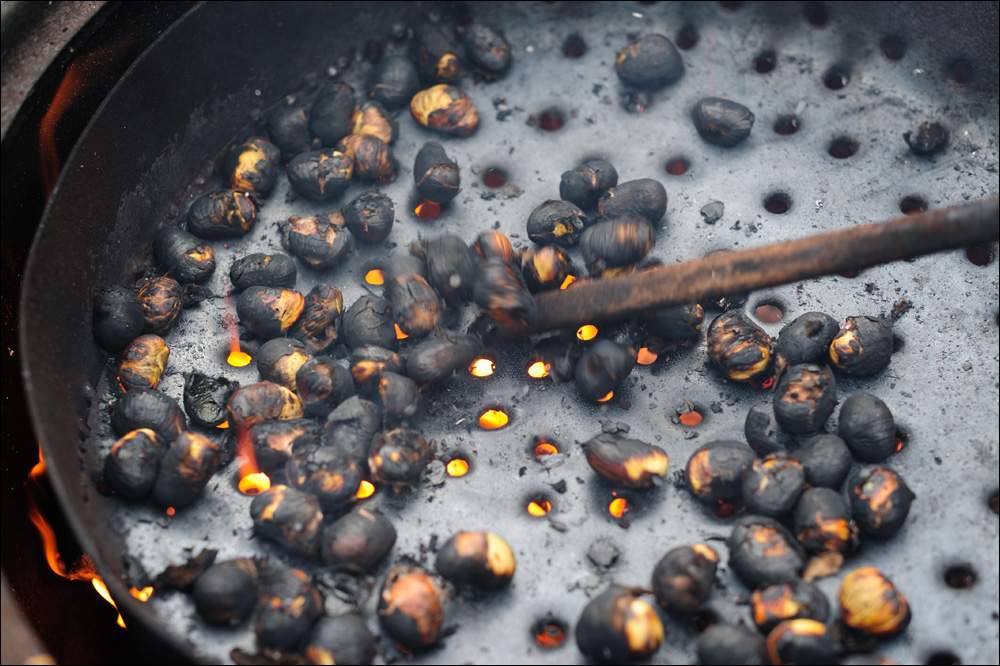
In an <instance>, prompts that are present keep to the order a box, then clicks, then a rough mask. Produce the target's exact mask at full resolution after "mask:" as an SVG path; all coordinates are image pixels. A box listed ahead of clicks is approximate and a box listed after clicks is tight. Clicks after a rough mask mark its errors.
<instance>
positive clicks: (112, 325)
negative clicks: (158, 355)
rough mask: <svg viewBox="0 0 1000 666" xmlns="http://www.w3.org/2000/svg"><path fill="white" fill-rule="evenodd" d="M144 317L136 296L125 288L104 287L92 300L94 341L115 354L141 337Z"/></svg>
mask: <svg viewBox="0 0 1000 666" xmlns="http://www.w3.org/2000/svg"><path fill="white" fill-rule="evenodd" d="M145 324H146V316H145V314H144V312H143V308H142V304H140V303H139V299H138V298H136V295H135V294H133V293H132V292H131V291H129V290H128V289H126V288H125V287H121V286H118V285H114V286H111V287H104V288H102V289H101V290H100V292H99V293H98V294H97V297H96V298H95V299H94V339H95V340H97V344H99V345H100V346H101V348H102V349H104V350H105V351H109V352H116V351H118V350H119V349H122V348H123V347H124V346H125V345H127V344H128V343H130V342H132V341H133V340H135V339H136V337H138V336H139V334H140V333H142V329H143V327H144V326H145Z"/></svg>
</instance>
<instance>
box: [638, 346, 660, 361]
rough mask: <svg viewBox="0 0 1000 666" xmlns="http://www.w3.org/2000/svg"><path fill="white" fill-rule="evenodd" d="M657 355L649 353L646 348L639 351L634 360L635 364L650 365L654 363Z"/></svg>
mask: <svg viewBox="0 0 1000 666" xmlns="http://www.w3.org/2000/svg"><path fill="white" fill-rule="evenodd" d="M657 358H658V357H657V355H656V354H654V353H653V352H651V351H649V349H647V348H646V347H643V348H642V349H640V350H639V355H638V357H637V358H636V363H638V364H639V365H652V364H653V363H655V362H656V359H657Z"/></svg>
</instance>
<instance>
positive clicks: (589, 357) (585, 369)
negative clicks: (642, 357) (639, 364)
mask: <svg viewBox="0 0 1000 666" xmlns="http://www.w3.org/2000/svg"><path fill="white" fill-rule="evenodd" d="M635 363H636V351H635V349H633V348H632V347H628V346H625V345H620V344H618V343H616V342H612V341H611V340H601V341H599V342H598V343H596V344H594V345H592V346H591V347H589V348H587V350H586V351H584V352H583V355H582V356H581V357H580V360H579V361H578V362H577V364H576V370H575V373H574V374H575V377H576V388H577V390H578V391H580V394H581V395H582V396H583V397H584V398H586V399H587V400H591V401H595V402H596V401H599V400H601V399H602V398H605V397H606V396H607V395H608V393H610V392H612V391H614V390H615V389H616V388H617V387H618V385H619V384H620V383H621V382H622V381H623V380H624V379H625V378H626V377H628V375H629V373H630V372H632V368H634V367H635Z"/></svg>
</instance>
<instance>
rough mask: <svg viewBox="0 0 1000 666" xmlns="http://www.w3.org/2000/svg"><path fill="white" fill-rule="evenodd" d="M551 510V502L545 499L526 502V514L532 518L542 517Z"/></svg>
mask: <svg viewBox="0 0 1000 666" xmlns="http://www.w3.org/2000/svg"><path fill="white" fill-rule="evenodd" d="M551 510H552V502H550V501H548V500H546V499H540V500H535V501H532V502H528V513H530V514H531V515H533V516H544V515H545V514H547V513H548V512H549V511H551Z"/></svg>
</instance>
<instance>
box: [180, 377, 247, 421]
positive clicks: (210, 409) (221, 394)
mask: <svg viewBox="0 0 1000 666" xmlns="http://www.w3.org/2000/svg"><path fill="white" fill-rule="evenodd" d="M239 387H240V384H239V382H234V381H230V380H228V379H226V378H225V377H209V376H207V375H203V374H201V373H200V372H192V373H191V374H190V375H188V376H187V377H185V379H184V411H185V412H186V413H187V415H188V418H190V419H191V421H192V423H196V424H198V425H200V426H202V427H203V428H215V427H218V426H220V425H222V424H223V423H224V422H225V420H226V418H227V414H226V403H227V402H229V398H230V397H231V396H232V395H233V392H234V391H236V389H238V388H239Z"/></svg>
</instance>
